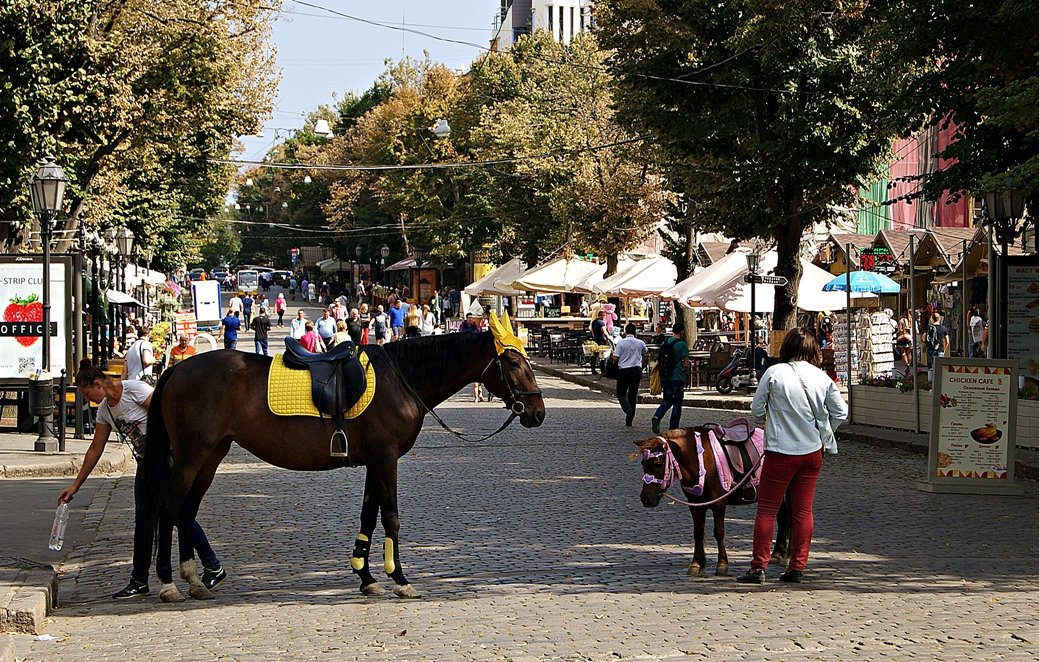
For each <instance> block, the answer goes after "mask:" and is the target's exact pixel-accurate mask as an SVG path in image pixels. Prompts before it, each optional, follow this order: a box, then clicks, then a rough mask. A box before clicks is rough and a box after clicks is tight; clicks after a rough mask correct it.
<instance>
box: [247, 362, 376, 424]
mask: <svg viewBox="0 0 1039 662" xmlns="http://www.w3.org/2000/svg"><path fill="white" fill-rule="evenodd" d="M357 358H358V360H359V361H360V362H361V369H363V370H364V381H365V388H364V393H363V394H362V395H361V399H360V400H358V401H357V403H356V404H355V405H354V406H353V407H350V409H348V410H347V411H346V413H345V414H344V416H345V417H346V418H348V419H350V418H357V417H358V416H360V415H361V414H362V413H364V410H365V409H367V408H368V405H369V404H371V402H372V398H373V397H375V368H374V367H372V365H371V362H370V361H369V360H368V355H367V354H365V353H364V352H361V353H360V354H358V356H357ZM267 405H268V406H269V407H270V408H271V413H273V414H275V415H277V416H314V417H320V416H321V412H319V411H318V410H317V407H315V406H314V400H313V399H312V398H311V397H310V371H309V370H290V369H289V368H286V367H285V362H284V361H283V360H282V355H281V354H275V355H274V360H273V361H271V371H270V373H268V375H267Z"/></svg>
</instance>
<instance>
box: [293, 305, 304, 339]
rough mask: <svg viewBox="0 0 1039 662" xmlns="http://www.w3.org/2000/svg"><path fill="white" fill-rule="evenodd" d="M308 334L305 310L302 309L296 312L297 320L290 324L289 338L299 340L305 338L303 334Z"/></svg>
mask: <svg viewBox="0 0 1039 662" xmlns="http://www.w3.org/2000/svg"><path fill="white" fill-rule="evenodd" d="M306 332H307V318H306V316H305V315H304V314H303V309H302V308H300V309H298V310H297V311H296V319H294V320H292V321H291V322H289V336H291V337H293V338H295V339H296V340H299V339H300V338H302V337H303V334H304V333H306Z"/></svg>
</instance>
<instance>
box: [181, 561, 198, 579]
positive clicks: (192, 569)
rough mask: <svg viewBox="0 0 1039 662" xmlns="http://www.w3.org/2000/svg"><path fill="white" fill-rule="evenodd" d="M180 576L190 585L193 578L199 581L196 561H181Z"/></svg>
mask: <svg viewBox="0 0 1039 662" xmlns="http://www.w3.org/2000/svg"><path fill="white" fill-rule="evenodd" d="M180 576H181V578H182V579H183V580H184V581H186V582H188V583H189V584H190V583H191V580H192V578H195V579H198V566H197V565H195V559H189V560H187V561H181V563H180Z"/></svg>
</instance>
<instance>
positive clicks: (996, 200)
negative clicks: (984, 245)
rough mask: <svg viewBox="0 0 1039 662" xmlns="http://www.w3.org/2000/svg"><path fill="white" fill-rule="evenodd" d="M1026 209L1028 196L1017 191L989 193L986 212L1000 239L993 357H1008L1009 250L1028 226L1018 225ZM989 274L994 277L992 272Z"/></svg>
mask: <svg viewBox="0 0 1039 662" xmlns="http://www.w3.org/2000/svg"><path fill="white" fill-rule="evenodd" d="M1024 211H1025V196H1023V195H1021V193H1019V192H1017V191H1007V190H1002V191H992V192H989V193H986V194H985V216H986V217H987V218H988V220H989V223H990V224H991V225H992V232H993V233H994V234H995V236H996V241H998V242H999V290H998V291H999V293H998V296H997V297H995V300H994V301H993V302H992V303H994V304H995V305H996V308H997V309H998V311H999V315H998V323H997V324H998V326H997V328H998V332H997V333H996V337H995V340H996V342H995V343H993V347H992V352H991V355H992V357H993V358H997V359H1005V358H1007V294H1008V289H1009V286H1010V279H1009V276H1008V271H1007V250H1008V247H1009V246H1010V243H1011V242H1012V241H1014V240H1015V239H1017V238H1018V237H1019V236H1020V235H1021V232H1022V230H1023V229H1024V226H1019V225H1018V221H1019V220H1020V219H1021V217H1022V216H1024ZM989 277H990V278H991V277H992V274H991V272H990V273H989ZM990 316H991V313H990Z"/></svg>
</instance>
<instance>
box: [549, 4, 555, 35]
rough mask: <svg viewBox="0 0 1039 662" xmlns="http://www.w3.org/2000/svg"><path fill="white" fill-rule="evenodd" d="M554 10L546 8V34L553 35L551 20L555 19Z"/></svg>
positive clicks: (550, 7) (551, 7)
mask: <svg viewBox="0 0 1039 662" xmlns="http://www.w3.org/2000/svg"><path fill="white" fill-rule="evenodd" d="M555 15H556V8H555V7H553V6H551V5H549V7H548V33H549V34H555V29H554V28H553V27H552V19H553V18H555Z"/></svg>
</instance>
